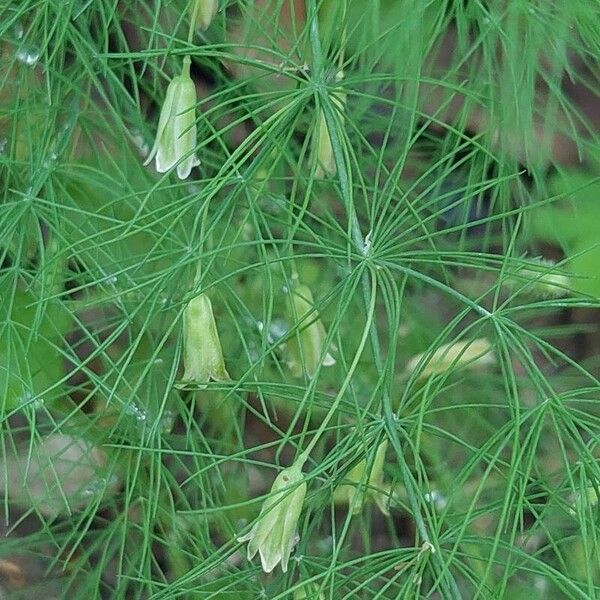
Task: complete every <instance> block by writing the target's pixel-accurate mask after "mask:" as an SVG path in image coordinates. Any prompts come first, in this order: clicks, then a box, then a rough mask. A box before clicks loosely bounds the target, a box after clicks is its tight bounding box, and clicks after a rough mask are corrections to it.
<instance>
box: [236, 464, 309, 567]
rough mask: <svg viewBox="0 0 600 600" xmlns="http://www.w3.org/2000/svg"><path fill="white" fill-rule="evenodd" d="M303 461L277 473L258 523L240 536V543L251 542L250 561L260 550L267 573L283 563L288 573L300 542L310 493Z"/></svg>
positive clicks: (282, 565)
mask: <svg viewBox="0 0 600 600" xmlns="http://www.w3.org/2000/svg"><path fill="white" fill-rule="evenodd" d="M303 464H304V461H301V462H296V463H294V464H293V465H292V466H291V467H288V468H287V469H284V470H283V471H281V473H279V475H277V477H276V478H275V481H274V482H273V486H272V488H271V493H270V495H269V497H268V498H267V499H266V500H265V501H264V503H263V505H262V508H261V511H260V514H259V516H258V519H257V521H256V523H255V524H254V526H253V527H252V529H251V530H250V532H249V533H247V534H246V535H244V536H242V537H240V538H238V541H239V542H248V560H252V559H253V558H254V556H256V553H257V552H258V554H259V555H260V562H261V565H262V568H263V571H264V572H265V573H270V572H271V571H272V570H273V569H274V568H275V567H276V566H277V564H278V563H280V562H281V570H282V571H283V572H284V573H285V572H286V571H287V567H288V562H289V559H290V555H291V553H292V550H293V549H294V546H295V545H296V544H297V543H298V534H297V531H296V528H297V526H298V518H299V517H300V512H301V511H302V505H303V504H304V497H305V495H306V481H304V475H303V474H302V465H303Z"/></svg>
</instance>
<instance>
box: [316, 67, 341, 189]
mask: <svg viewBox="0 0 600 600" xmlns="http://www.w3.org/2000/svg"><path fill="white" fill-rule="evenodd" d="M343 78H344V72H343V71H338V73H337V74H336V77H335V80H336V82H339V81H341V80H342V79H343ZM331 101H332V103H333V106H334V108H335V109H336V110H337V112H338V113H339V114H340V115H341V117H342V118H343V116H344V111H345V108H346V94H345V93H344V92H342V91H339V90H336V91H335V93H334V94H332V96H331ZM335 173H336V166H335V158H334V156H333V146H332V144H331V135H330V134H329V128H328V127H327V122H326V120H325V115H324V114H323V110H322V109H320V110H319V124H318V129H317V171H316V177H319V178H321V177H323V176H324V175H325V174H328V175H335Z"/></svg>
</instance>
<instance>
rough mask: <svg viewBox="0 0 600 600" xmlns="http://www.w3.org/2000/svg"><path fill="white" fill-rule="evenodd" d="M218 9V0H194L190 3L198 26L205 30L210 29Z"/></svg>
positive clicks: (193, 17)
mask: <svg viewBox="0 0 600 600" xmlns="http://www.w3.org/2000/svg"><path fill="white" fill-rule="evenodd" d="M218 10H219V2H218V0H194V2H192V4H191V5H190V12H191V15H192V19H195V21H196V26H197V27H200V29H203V30H206V29H208V27H209V25H210V24H211V23H212V20H213V19H214V18H215V15H216V14H217V11H218Z"/></svg>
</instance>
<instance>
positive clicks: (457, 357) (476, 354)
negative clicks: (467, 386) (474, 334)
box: [405, 338, 496, 379]
mask: <svg viewBox="0 0 600 600" xmlns="http://www.w3.org/2000/svg"><path fill="white" fill-rule="evenodd" d="M426 357H428V359H427V363H426V364H425V366H424V367H421V369H420V371H419V374H418V377H417V378H418V379H423V378H425V377H429V376H430V375H435V374H436V373H444V372H445V371H448V370H449V369H456V368H458V367H469V368H478V369H480V368H484V367H489V366H491V365H494V364H495V362H496V357H495V356H494V353H493V352H492V345H491V344H490V342H489V340H487V339H486V338H478V339H475V340H472V341H468V340H467V341H461V342H455V343H454V344H442V345H441V346H440V347H439V348H438V349H437V350H435V351H434V352H433V354H431V355H430V356H429V353H428V352H422V353H421V354H417V355H415V356H413V357H412V358H410V359H409V361H408V363H407V364H406V369H405V373H406V374H411V373H413V372H414V371H415V370H416V369H417V367H419V365H420V363H421V362H422V361H423V360H424V359H425V358H426Z"/></svg>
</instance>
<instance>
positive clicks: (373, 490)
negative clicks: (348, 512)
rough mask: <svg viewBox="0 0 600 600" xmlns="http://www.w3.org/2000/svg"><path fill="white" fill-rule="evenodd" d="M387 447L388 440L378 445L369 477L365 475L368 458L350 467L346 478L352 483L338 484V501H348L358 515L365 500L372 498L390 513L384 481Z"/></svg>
mask: <svg viewBox="0 0 600 600" xmlns="http://www.w3.org/2000/svg"><path fill="white" fill-rule="evenodd" d="M387 447H388V442H387V440H384V441H383V442H381V444H379V446H378V447H377V452H376V453H375V460H374V461H373V465H372V466H371V471H370V473H369V475H368V478H366V477H365V474H366V470H367V461H366V460H361V461H360V462H359V463H358V464H357V465H356V466H355V467H353V468H352V469H350V472H349V473H348V475H347V476H346V477H345V479H346V480H347V481H350V482H351V483H349V484H346V483H344V484H342V485H340V486H338V487H337V488H336V490H335V491H334V493H333V496H334V501H335V502H336V503H342V502H347V503H348V507H349V508H352V514H354V515H356V514H358V513H359V512H360V511H361V510H362V507H363V504H364V503H365V500H366V499H367V498H371V499H373V500H374V501H375V503H376V504H377V506H378V507H379V510H381V512H382V513H383V514H384V515H388V514H389V510H388V507H387V500H388V497H389V494H388V493H386V492H387V490H386V486H384V483H383V465H384V463H385V453H386V450H387ZM365 480H366V481H365Z"/></svg>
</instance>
